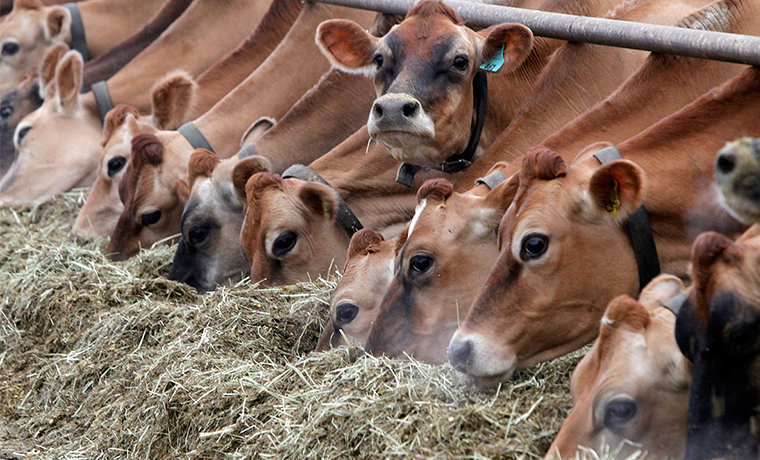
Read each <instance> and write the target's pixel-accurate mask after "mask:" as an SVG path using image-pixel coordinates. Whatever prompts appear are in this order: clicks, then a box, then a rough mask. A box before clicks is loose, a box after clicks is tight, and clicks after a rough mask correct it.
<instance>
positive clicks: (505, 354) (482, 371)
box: [448, 330, 517, 387]
mask: <svg viewBox="0 0 760 460" xmlns="http://www.w3.org/2000/svg"><path fill="white" fill-rule="evenodd" d="M448 356H449V362H451V365H452V366H454V368H455V369H456V370H458V371H459V372H462V373H463V374H467V375H468V376H469V377H470V378H472V380H473V383H474V384H475V385H477V386H480V387H489V386H494V385H497V384H499V383H500V382H503V381H505V380H508V379H510V378H511V377H512V374H513V373H514V371H515V364H516V363H517V357H516V355H515V354H514V353H513V352H511V351H510V350H508V349H504V348H503V347H501V346H497V345H493V344H491V343H490V342H489V341H488V339H487V338H486V337H484V336H482V335H480V334H475V333H467V332H462V331H461V330H460V331H457V332H456V333H455V334H454V336H453V337H452V338H451V342H449V348H448Z"/></svg>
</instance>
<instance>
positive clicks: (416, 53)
mask: <svg viewBox="0 0 760 460" xmlns="http://www.w3.org/2000/svg"><path fill="white" fill-rule="evenodd" d="M463 24H464V21H463V20H462V18H461V17H459V15H458V14H457V13H456V12H455V11H454V10H453V9H451V8H450V7H448V6H446V5H445V4H444V3H442V2H440V1H423V2H420V3H418V4H417V5H415V6H414V7H412V8H411V9H410V10H409V13H408V14H407V16H406V19H405V20H404V22H402V23H401V24H399V25H397V26H394V27H393V28H392V29H391V31H390V32H389V33H388V34H386V35H385V36H384V37H383V38H377V37H374V36H373V35H371V34H370V33H368V32H367V31H365V30H364V29H363V28H362V27H360V26H359V25H357V24H356V23H354V22H351V21H346V20H331V21H326V22H324V23H322V24H321V25H320V26H319V29H318V30H317V42H318V43H319V45H320V47H321V48H322V50H323V52H324V53H325V55H326V56H327V57H328V58H329V59H330V61H331V62H332V63H333V65H335V66H336V67H338V68H340V69H343V70H346V71H349V72H362V73H366V74H368V75H374V78H375V88H376V91H377V95H378V98H377V99H376V100H375V103H374V105H373V107H372V110H371V112H370V116H369V121H368V122H367V128H368V129H369V133H370V135H371V136H372V138H373V139H375V140H377V141H379V142H382V143H383V144H385V145H386V146H387V147H388V148H389V151H390V154H391V155H392V156H393V157H394V158H396V159H397V160H400V161H405V162H410V163H415V164H419V165H424V166H433V165H437V164H439V163H441V162H443V161H444V160H446V159H447V158H449V157H451V156H453V155H457V154H460V153H462V152H463V151H464V150H465V147H466V146H467V144H468V141H469V138H470V132H471V127H472V126H473V124H474V110H473V106H474V91H473V79H474V78H475V75H476V73H478V72H479V71H480V70H479V67H480V66H481V65H482V64H484V63H488V62H490V61H492V60H494V59H496V60H502V58H503V66H501V68H500V69H499V70H498V71H499V72H504V73H508V72H510V71H512V70H513V69H515V68H517V67H518V66H519V65H520V64H521V63H522V62H523V61H524V60H525V59H526V58H527V56H528V54H529V53H530V50H531V48H532V45H533V35H532V34H531V32H530V30H529V29H528V28H527V27H525V26H522V25H519V24H500V25H495V26H492V27H489V28H488V29H485V30H482V31H480V32H475V31H473V30H472V29H469V28H467V27H465V26H464V25H463Z"/></svg>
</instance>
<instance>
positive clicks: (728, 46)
mask: <svg viewBox="0 0 760 460" xmlns="http://www.w3.org/2000/svg"><path fill="white" fill-rule="evenodd" d="M314 1H317V2H321V3H329V4H332V5H339V6H347V7H352V8H359V9H363V10H372V11H378V12H381V13H387V14H406V12H407V11H408V10H409V8H411V7H412V6H413V5H415V4H416V2H415V1H414V0H314ZM445 3H446V4H447V5H449V6H450V7H452V8H453V9H454V10H456V12H457V13H459V15H460V16H462V18H463V19H464V20H465V21H466V22H467V23H468V24H469V25H471V26H476V27H488V26H492V25H494V24H501V23H505V22H516V23H520V24H524V25H526V26H527V27H529V28H530V29H531V30H532V31H533V33H534V34H535V35H537V36H541V37H548V38H557V39H560V40H567V41H572V42H579V43H593V44H595V45H607V46H616V47H620V48H632V49H638V50H645V51H652V52H655V53H666V54H677V55H681V56H688V57H695V58H703V59H712V60H716V61H725V62H735V63H739V64H749V65H755V66H760V37H754V36H750V35H739V34H730V33H723V32H712V31H704V30H696V29H687V28H682V27H670V26H660V25H654V24H644V23H640V22H630V21H618V20H614V19H604V18H593V17H586V16H573V15H571V14H561V13H550V12H546V11H536V10H528V9H523V8H514V7H507V6H497V5H487V4H484V3H476V2H467V1H461V0H446V2H445Z"/></svg>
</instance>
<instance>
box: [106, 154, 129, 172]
mask: <svg viewBox="0 0 760 460" xmlns="http://www.w3.org/2000/svg"><path fill="white" fill-rule="evenodd" d="M125 164H127V158H126V157H123V156H121V155H119V156H116V157H113V158H111V159H110V160H108V177H113V176H115V175H116V174H117V173H118V172H119V171H121V168H123V167H124V165H125Z"/></svg>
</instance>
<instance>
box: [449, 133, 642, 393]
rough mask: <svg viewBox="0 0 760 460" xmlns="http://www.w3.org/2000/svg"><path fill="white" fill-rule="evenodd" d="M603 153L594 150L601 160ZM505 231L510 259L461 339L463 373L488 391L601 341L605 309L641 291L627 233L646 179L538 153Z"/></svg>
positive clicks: (527, 163)
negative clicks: (625, 225)
mask: <svg viewBox="0 0 760 460" xmlns="http://www.w3.org/2000/svg"><path fill="white" fill-rule="evenodd" d="M597 149H598V146H595V147H592V148H591V150H590V151H596V150H597ZM519 174H520V176H519V181H520V184H519V188H518V191H517V194H516V196H515V200H514V202H513V203H512V205H511V206H510V208H509V209H508V211H507V212H506V214H505V215H504V218H503V219H502V221H501V224H500V227H499V246H500V250H501V253H500V254H499V257H498V259H497V261H496V264H495V265H494V266H493V268H492V269H491V272H490V274H489V275H488V277H487V279H486V282H485V285H484V286H483V288H482V289H481V290H480V292H479V293H478V295H477V297H476V298H475V301H474V303H473V306H472V308H471V310H470V313H469V314H468V315H467V318H466V319H465V320H464V321H463V323H462V326H461V327H460V328H459V330H458V331H457V333H456V334H455V335H454V337H453V338H452V340H451V343H450V345H449V357H450V360H451V362H452V364H454V366H455V367H456V368H457V369H458V370H460V371H462V372H465V373H467V374H468V375H470V376H471V377H473V378H474V380H475V383H477V384H481V385H489V384H496V383H498V382H499V381H501V380H503V379H506V378H509V377H510V376H511V375H512V372H513V371H514V370H515V369H517V368H523V367H527V366H531V365H533V364H536V363H538V362H541V361H543V360H547V359H551V358H554V357H557V356H561V355H563V354H565V353H569V352H570V351H573V350H575V349H577V348H580V347H581V346H582V345H584V344H585V343H588V342H589V341H591V340H592V339H593V338H594V336H595V335H596V332H597V328H596V325H597V324H598V322H599V319H600V318H601V316H602V312H603V311H604V308H605V306H606V305H607V303H609V301H610V300H612V298H613V297H615V296H616V295H619V294H624V293H629V294H635V293H636V292H637V291H638V271H637V268H636V259H635V257H634V254H633V249H632V248H631V243H630V242H629V239H628V236H627V234H626V232H625V231H624V229H623V228H622V226H621V224H622V223H623V222H624V221H625V219H626V218H627V217H628V215H629V214H630V213H631V212H633V211H634V210H635V209H636V208H637V207H638V206H639V205H640V204H641V202H642V195H643V190H644V172H643V171H642V170H641V168H639V167H638V166H636V165H635V164H634V163H632V162H630V161H627V160H618V161H613V162H611V163H607V164H605V165H603V166H600V165H599V163H598V162H597V160H596V159H595V158H594V157H593V156H591V155H580V156H579V158H578V160H577V161H576V162H575V163H574V164H573V165H572V167H570V168H568V167H567V166H566V165H565V162H564V161H563V160H562V158H561V157H560V156H559V155H558V154H556V153H554V152H551V151H548V150H540V151H537V152H533V153H531V154H528V155H527V156H526V157H525V159H524V162H523V164H522V169H521V171H520V173H519Z"/></svg>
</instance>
